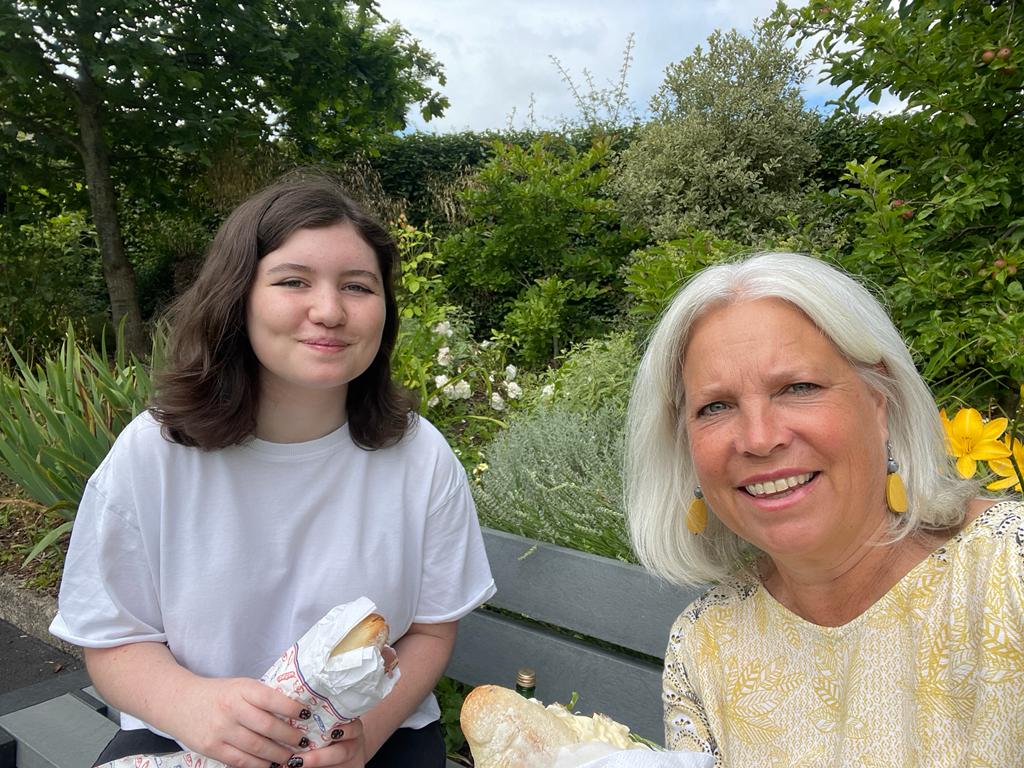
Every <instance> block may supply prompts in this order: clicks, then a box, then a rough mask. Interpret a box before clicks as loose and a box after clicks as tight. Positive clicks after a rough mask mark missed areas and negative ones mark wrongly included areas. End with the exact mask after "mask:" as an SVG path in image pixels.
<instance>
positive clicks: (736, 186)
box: [609, 23, 817, 244]
mask: <svg viewBox="0 0 1024 768" xmlns="http://www.w3.org/2000/svg"><path fill="white" fill-rule="evenodd" d="M707 46H708V47H707V51H706V52H705V51H704V50H703V49H702V48H700V47H698V48H697V49H696V50H695V51H694V53H693V54H692V55H691V56H689V57H688V58H686V59H683V60H682V61H681V62H679V63H676V64H672V65H670V66H669V68H668V72H667V74H666V77H665V81H664V83H663V84H662V85H661V88H660V89H659V91H658V92H657V94H656V95H655V96H654V98H653V99H652V101H651V111H652V112H653V113H654V115H655V119H654V120H653V121H652V122H651V123H649V124H648V125H646V126H645V127H644V128H643V129H641V131H640V133H639V136H638V137H637V138H636V140H635V141H634V142H633V143H632V144H631V145H630V146H629V147H628V148H627V149H626V150H625V151H623V152H622V154H621V156H620V158H619V160H618V163H617V165H616V173H615V175H614V177H613V178H612V180H611V182H610V185H609V187H610V189H611V190H612V191H613V193H614V195H615V197H616V200H617V202H618V205H619V208H620V210H621V211H622V212H623V214H624V215H625V216H626V217H627V219H628V220H629V221H631V222H634V223H639V224H642V225H644V226H646V227H647V228H648V229H650V231H651V234H652V235H653V236H654V237H655V238H656V239H658V240H669V239H672V238H675V237H678V236H679V235H680V234H681V233H682V232H684V231H686V230H689V229H705V230H709V231H711V232H714V233H715V234H717V235H719V236H721V237H729V238H733V239H737V240H740V241H742V242H744V243H748V244H750V243H756V242H758V241H759V240H760V239H761V237H762V236H763V234H764V233H771V232H773V231H775V230H776V229H778V223H777V220H778V219H779V218H780V217H782V216H784V215H786V214H788V213H791V212H794V211H802V212H804V213H805V214H806V215H811V213H812V212H813V205H812V203H811V201H810V198H809V196H808V195H807V190H808V189H809V188H810V187H812V186H813V184H812V182H811V181H810V173H811V172H812V170H813V164H814V162H815V160H816V157H817V151H816V149H815V146H814V143H813V140H812V136H813V131H814V129H815V125H816V122H817V120H816V118H815V117H814V116H813V115H812V114H810V113H808V112H807V111H805V110H804V105H803V99H802V97H801V95H800V83H801V81H802V80H803V77H804V65H803V63H802V62H801V60H800V59H799V58H798V57H797V55H796V54H795V53H794V52H793V50H792V49H791V48H788V47H787V46H786V45H785V42H784V36H783V34H782V32H781V31H780V29H779V28H778V27H777V26H773V25H768V24H763V23H762V24H760V25H758V26H757V27H756V28H755V31H754V34H753V36H752V37H751V38H746V37H743V36H741V35H739V34H738V33H736V32H735V31H731V32H728V33H722V32H720V31H716V32H715V33H713V34H712V35H711V37H710V38H708V42H707Z"/></svg>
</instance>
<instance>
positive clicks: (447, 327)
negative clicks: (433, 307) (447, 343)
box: [434, 320, 452, 337]
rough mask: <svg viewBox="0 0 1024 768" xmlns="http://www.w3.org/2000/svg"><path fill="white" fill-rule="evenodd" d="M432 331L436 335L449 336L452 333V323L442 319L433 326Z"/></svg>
mask: <svg viewBox="0 0 1024 768" xmlns="http://www.w3.org/2000/svg"><path fill="white" fill-rule="evenodd" d="M434 333H436V334H437V335H438V336H445V337H450V336H451V335H452V324H451V323H449V322H448V321H447V320H444V321H442V322H440V323H438V324H437V325H435V326H434Z"/></svg>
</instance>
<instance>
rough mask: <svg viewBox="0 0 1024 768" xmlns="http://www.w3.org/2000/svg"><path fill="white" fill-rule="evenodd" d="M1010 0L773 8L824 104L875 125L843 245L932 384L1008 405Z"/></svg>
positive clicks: (1022, 99)
mask: <svg viewBox="0 0 1024 768" xmlns="http://www.w3.org/2000/svg"><path fill="white" fill-rule="evenodd" d="M1022 11H1024V8H1022V7H1021V6H1020V2H1019V0H899V1H898V2H890V0H811V2H809V3H808V4H807V5H806V6H804V7H802V8H795V9H787V8H784V7H782V8H780V14H781V15H783V16H788V20H789V23H790V26H791V28H792V30H793V35H794V36H795V37H797V38H799V39H801V40H812V41H814V42H813V49H812V55H813V56H815V57H817V58H818V59H820V60H821V62H822V63H823V65H824V71H825V73H826V76H827V78H828V79H829V80H830V82H831V83H832V84H833V85H837V86H840V87H842V88H843V89H844V93H843V95H842V96H841V97H840V98H839V100H838V101H839V103H840V108H841V109H844V110H847V111H849V112H856V111H857V104H858V101H861V100H864V99H866V100H867V101H869V102H872V103H874V104H878V103H879V102H880V101H881V99H882V96H883V94H884V93H885V92H887V91H888V92H889V93H891V94H893V95H894V96H896V97H897V98H898V99H900V101H901V102H902V105H903V108H902V110H901V111H900V112H898V113H897V114H893V115H890V116H889V117H887V118H886V119H884V120H882V121H880V122H879V123H878V124H877V131H875V132H874V136H875V138H876V139H877V141H878V143H879V148H880V150H881V154H882V155H883V156H884V157H885V158H886V161H885V162H883V161H880V160H878V159H877V158H863V157H862V158H850V159H851V160H854V159H857V160H859V162H857V163H850V164H848V172H847V174H846V179H845V181H846V184H845V188H844V189H843V190H842V193H843V196H844V197H845V198H846V199H847V200H848V201H849V202H850V204H851V216H850V226H849V228H848V229H849V246H848V247H845V248H843V249H841V251H840V252H839V253H837V254H836V258H837V259H838V260H839V261H840V262H841V263H843V264H845V265H846V266H847V267H848V268H849V269H850V270H851V271H855V272H858V273H860V274H862V275H864V276H865V277H867V278H868V279H869V280H870V281H872V282H874V283H875V284H876V285H879V286H884V290H885V294H886V300H887V304H888V306H889V308H890V310H891V311H892V312H893V315H894V318H895V319H896V321H897V324H898V325H900V327H901V330H902V331H903V332H904V334H905V335H906V336H907V338H908V340H909V341H910V343H911V346H912V348H913V349H914V351H915V353H916V355H917V358H918V362H919V364H920V365H921V368H922V370H923V372H924V373H925V376H926V377H927V378H929V379H930V380H931V381H932V383H933V384H934V385H936V386H937V387H938V388H939V390H940V393H941V392H945V393H950V392H955V394H956V396H957V397H958V398H971V397H972V396H977V397H979V398H982V397H985V396H990V397H992V398H993V399H1000V398H1001V399H1003V402H1004V405H1006V397H1007V393H1010V394H1009V397H1010V399H1011V400H1012V399H1013V398H1014V397H1015V396H1016V392H1017V384H1016V383H1015V382H1020V381H1021V380H1024V357H1022V356H1021V354H1020V350H1021V349H1022V348H1024V313H1022V312H1021V311H1020V308H1021V306H1022V305H1024V280H1022V277H1024V72H1022V70H1024V49H1022V48H1021V43H1022V42H1024V40H1022V37H1024V25H1022V24H1021V13H1022Z"/></svg>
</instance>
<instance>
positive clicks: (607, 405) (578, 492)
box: [474, 332, 639, 561]
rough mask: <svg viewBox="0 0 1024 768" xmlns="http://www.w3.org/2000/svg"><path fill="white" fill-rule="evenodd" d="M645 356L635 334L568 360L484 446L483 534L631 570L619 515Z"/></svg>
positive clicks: (585, 348) (590, 346)
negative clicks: (556, 547)
mask: <svg viewBox="0 0 1024 768" xmlns="http://www.w3.org/2000/svg"><path fill="white" fill-rule="evenodd" d="M638 362H639V350H638V349H637V346H636V344H635V341H634V338H633V336H632V334H631V333H629V332H620V333H617V334H613V335H611V336H608V337H606V338H602V339H592V340H589V341H587V342H585V343H583V344H581V345H579V346H577V347H574V348H573V349H572V351H570V352H569V353H568V354H567V355H566V357H565V360H564V362H563V364H562V366H561V367H560V368H559V369H558V370H557V371H553V372H551V373H550V374H549V375H548V383H547V384H546V385H545V387H543V388H541V389H540V390H539V391H535V392H532V393H531V395H530V398H529V402H530V403H531V404H532V405H533V408H532V409H531V410H529V411H527V412H526V413H523V414H521V415H519V416H518V417H517V418H515V419H514V420H513V421H512V422H511V424H510V425H509V427H508V429H506V430H504V431H502V432H500V433H499V434H498V435H497V437H496V438H495V439H494V441H493V442H492V443H490V444H489V445H487V446H486V448H485V454H486V457H487V464H486V465H485V466H486V469H482V468H478V470H477V471H476V472H475V473H474V476H475V477H476V478H477V483H476V484H475V487H474V496H475V498H476V501H477V508H478V510H479V512H480V519H481V521H483V523H484V524H485V525H489V526H492V527H494V528H500V529H502V530H506V531H511V532H513V533H518V534H520V535H523V536H528V537H530V538H535V539H540V540H542V541H549V542H552V543H554V544H560V545H562V546H566V547H572V548H574V549H581V550H584V551H587V552H592V553H594V554H597V555H603V556H605V557H614V558H617V559H619V560H629V561H633V556H632V554H631V552H630V548H629V542H628V538H627V535H626V530H625V522H624V519H623V513H622V450H623V430H624V426H625V413H626V404H627V402H628V400H629V390H630V386H631V385H632V382H633V375H634V373H635V371H636V366H637V363H638Z"/></svg>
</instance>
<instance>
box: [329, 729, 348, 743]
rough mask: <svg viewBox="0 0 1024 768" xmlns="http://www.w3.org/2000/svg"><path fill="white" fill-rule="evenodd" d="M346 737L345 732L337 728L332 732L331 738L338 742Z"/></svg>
mask: <svg viewBox="0 0 1024 768" xmlns="http://www.w3.org/2000/svg"><path fill="white" fill-rule="evenodd" d="M344 735H345V732H344V731H343V730H341V728H335V729H334V730H333V731H331V738H332V739H333V740H334V741H337V740H338V739H340V738H341V737H342V736H344Z"/></svg>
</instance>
